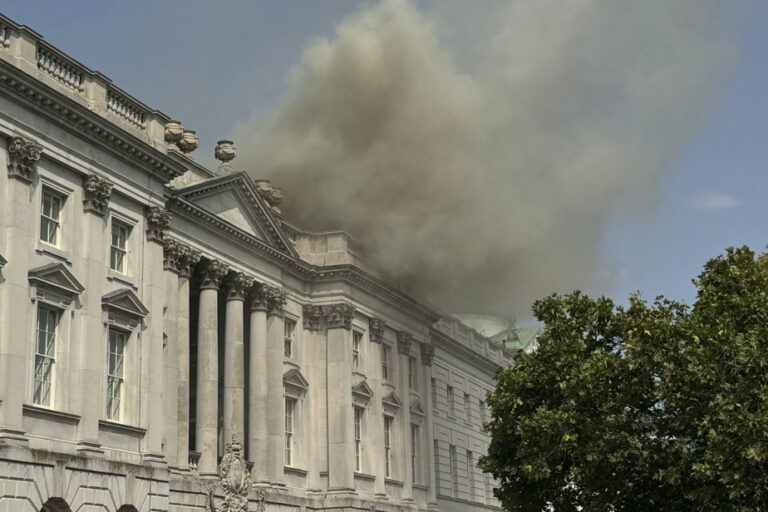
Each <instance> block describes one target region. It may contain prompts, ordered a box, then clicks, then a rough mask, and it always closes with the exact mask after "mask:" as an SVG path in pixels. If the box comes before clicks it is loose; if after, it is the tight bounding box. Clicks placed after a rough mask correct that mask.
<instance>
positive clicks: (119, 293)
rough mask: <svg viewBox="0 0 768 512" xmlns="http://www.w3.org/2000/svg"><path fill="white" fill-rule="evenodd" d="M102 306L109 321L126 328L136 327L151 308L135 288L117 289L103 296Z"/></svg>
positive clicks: (111, 323)
mask: <svg viewBox="0 0 768 512" xmlns="http://www.w3.org/2000/svg"><path fill="white" fill-rule="evenodd" d="M101 307H102V308H104V310H105V311H106V313H107V323H109V324H110V325H114V326H116V327H123V328H126V329H133V328H135V327H136V326H137V325H138V324H139V322H140V321H141V319H142V318H144V317H145V316H147V315H148V314H149V310H148V309H147V308H146V307H145V306H144V304H142V303H141V301H140V300H139V298H138V297H137V296H136V294H135V293H133V290H127V289H123V290H115V291H113V292H110V293H108V294H106V295H104V296H103V297H102V298H101Z"/></svg>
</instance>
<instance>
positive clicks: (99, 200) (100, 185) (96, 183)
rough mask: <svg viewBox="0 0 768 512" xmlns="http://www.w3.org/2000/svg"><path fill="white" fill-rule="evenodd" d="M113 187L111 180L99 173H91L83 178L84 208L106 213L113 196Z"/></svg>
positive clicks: (98, 213) (102, 213)
mask: <svg viewBox="0 0 768 512" xmlns="http://www.w3.org/2000/svg"><path fill="white" fill-rule="evenodd" d="M113 187H114V185H113V184H112V183H111V182H109V181H108V180H106V179H104V178H102V177H101V176H99V175H97V174H89V175H87V176H86V177H85V178H83V210H84V211H86V212H93V213H95V214H97V215H104V214H105V213H106V212H107V206H108V205H109V199H110V198H111V197H112V188H113Z"/></svg>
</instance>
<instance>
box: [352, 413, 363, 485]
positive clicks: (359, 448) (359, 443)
mask: <svg viewBox="0 0 768 512" xmlns="http://www.w3.org/2000/svg"><path fill="white" fill-rule="evenodd" d="M353 407H354V412H353V422H354V425H353V435H354V439H355V472H357V473H362V471H363V461H364V459H363V431H364V429H365V408H364V407H360V406H359V405H355V406H353Z"/></svg>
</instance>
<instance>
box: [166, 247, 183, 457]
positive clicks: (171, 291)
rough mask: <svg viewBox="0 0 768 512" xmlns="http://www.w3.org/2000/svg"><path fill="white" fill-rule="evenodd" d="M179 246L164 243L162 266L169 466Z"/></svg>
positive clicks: (174, 417) (173, 437)
mask: <svg viewBox="0 0 768 512" xmlns="http://www.w3.org/2000/svg"><path fill="white" fill-rule="evenodd" d="M180 252H181V247H180V244H179V243H178V242H176V241H175V240H165V243H164V244H163V270H164V278H165V307H164V308H163V337H164V341H165V357H164V362H165V372H164V377H165V380H164V383H163V422H164V425H165V427H164V431H163V453H164V454H165V457H166V459H167V460H168V465H169V466H170V467H172V468H177V467H179V461H178V445H177V443H178V413H179V411H178V408H177V405H178V396H177V395H178V387H177V386H178V380H179V368H178V364H179V345H178V328H177V323H178V302H179V269H178V260H179V256H180Z"/></svg>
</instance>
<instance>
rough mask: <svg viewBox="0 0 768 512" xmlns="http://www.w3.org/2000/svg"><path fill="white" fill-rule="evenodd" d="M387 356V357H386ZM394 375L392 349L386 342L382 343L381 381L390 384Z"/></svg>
mask: <svg viewBox="0 0 768 512" xmlns="http://www.w3.org/2000/svg"><path fill="white" fill-rule="evenodd" d="M385 356H386V357H385ZM393 377H394V376H393V375H392V347H391V346H390V345H388V344H386V343H384V342H382V343H381V379H382V380H384V381H386V382H390V381H392V379H393Z"/></svg>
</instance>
